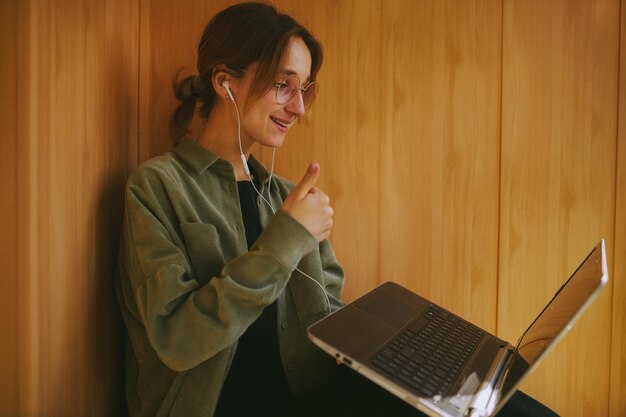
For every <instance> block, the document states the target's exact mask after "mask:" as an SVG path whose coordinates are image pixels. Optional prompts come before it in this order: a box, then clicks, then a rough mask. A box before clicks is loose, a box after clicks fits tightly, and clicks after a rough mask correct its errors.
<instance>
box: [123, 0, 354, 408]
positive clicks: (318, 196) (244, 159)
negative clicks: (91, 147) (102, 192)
mask: <svg viewBox="0 0 626 417" xmlns="http://www.w3.org/2000/svg"><path fill="white" fill-rule="evenodd" d="M321 64H322V50H321V47H320V45H319V43H318V41H317V40H316V39H315V38H314V37H313V36H312V35H311V34H310V33H309V32H308V31H307V30H306V29H305V28H304V27H302V26H301V25H300V24H298V23H297V22H296V21H295V20H293V19H292V18H291V17H289V16H287V15H284V14H280V13H278V12H277V11H276V10H275V9H274V8H273V7H271V6H269V5H265V4H255V3H247V4H239V5H235V6H232V7H229V8H227V9H225V10H223V11H222V12H220V13H219V14H217V15H216V16H215V17H214V18H213V19H212V20H211V21H210V22H209V24H208V25H207V27H206V28H205V30H204V33H203V36H202V39H201V41H200V45H199V48H198V75H197V76H192V77H187V78H185V79H183V80H181V81H180V82H179V83H178V84H177V85H176V86H175V92H176V96H177V97H178V98H179V99H180V100H181V101H182V103H181V104H180V106H179V108H178V109H177V110H176V111H175V113H174V115H173V117H172V125H171V127H172V129H171V132H172V136H173V137H174V139H175V140H176V141H177V142H178V145H177V146H176V147H175V149H174V150H173V151H172V152H169V153H166V154H164V155H162V156H159V157H156V158H153V159H152V160H150V161H148V162H146V163H144V164H143V165H142V166H140V167H139V168H138V169H137V170H136V171H135V172H134V173H133V174H132V175H131V177H130V178H129V180H128V183H127V188H126V208H125V209H126V212H125V218H124V229H123V237H122V245H121V252H120V260H119V267H118V278H117V280H116V289H117V293H118V298H119V301H120V304H121V308H122V313H123V318H124V321H125V324H126V326H127V329H128V333H129V345H128V348H127V359H126V360H127V363H126V383H127V387H126V389H127V397H128V405H129V411H130V414H131V416H155V415H156V416H165V415H167V416H212V415H214V414H215V415H217V416H222V415H223V416H231V415H233V416H257V415H258V416H261V415H263V416H264V415H268V416H269V415H272V416H273V415H276V413H277V412H278V411H279V410H282V409H284V407H286V404H287V403H288V402H289V401H290V400H291V399H292V398H294V397H296V396H298V395H300V394H302V393H305V392H308V391H311V390H312V389H314V388H316V387H318V386H320V385H321V384H323V383H324V382H326V381H328V380H330V379H331V378H332V377H333V373H334V371H335V368H336V365H335V363H334V361H333V360H332V358H330V357H327V356H326V355H325V354H323V353H322V352H321V351H319V350H318V349H316V348H315V347H314V346H313V345H312V344H311V343H310V342H309V341H308V339H307V337H306V328H307V326H308V325H310V324H311V323H313V322H315V321H316V320H318V319H320V318H321V317H323V316H324V315H325V314H328V312H329V311H330V310H334V309H336V308H337V307H338V306H340V301H339V300H340V297H341V290H342V287H343V271H342V269H341V267H340V266H339V264H338V263H337V261H336V259H335V256H334V254H333V251H332V249H331V247H330V245H329V243H328V241H327V238H328V236H329V234H330V230H331V227H332V214H333V211H332V208H331V207H330V205H329V202H328V197H327V196H326V195H325V194H324V193H323V192H321V191H320V190H319V189H318V188H316V187H315V182H316V180H317V178H318V176H319V174H320V167H319V165H317V164H316V163H312V164H311V165H310V166H309V167H308V169H307V170H306V173H305V175H304V178H303V179H302V181H301V182H300V183H299V184H298V185H296V186H295V187H293V186H292V185H291V184H290V183H288V182H287V181H286V180H284V179H282V178H277V177H272V176H271V174H270V173H268V171H267V170H266V169H265V168H264V167H263V166H262V165H261V164H260V163H259V162H258V161H257V160H256V159H254V157H253V156H252V155H251V149H252V146H253V145H254V144H255V143H259V144H261V145H264V146H269V147H272V148H277V147H279V146H280V145H281V144H282V143H283V141H284V139H285V135H286V133H287V132H288V131H289V129H290V128H291V126H293V124H294V123H295V122H296V121H298V119H300V118H301V117H303V116H304V114H305V111H306V110H305V109H306V107H308V106H309V105H310V104H311V103H312V102H313V100H314V99H315V95H316V93H317V84H316V82H315V79H316V76H317V73H318V71H319V69H320V66H321ZM197 104H199V105H200V106H199V113H200V115H201V116H202V118H203V119H205V123H204V128H203V130H202V132H201V134H200V137H199V138H198V139H197V140H195V141H194V140H191V139H188V138H184V135H185V134H186V132H187V127H188V125H189V122H190V121H191V118H192V116H193V112H194V111H195V109H196V107H197ZM296 267H298V269H297V270H296ZM277 323H280V326H278V325H277Z"/></svg>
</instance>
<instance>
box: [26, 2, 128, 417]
mask: <svg viewBox="0 0 626 417" xmlns="http://www.w3.org/2000/svg"><path fill="white" fill-rule="evenodd" d="M18 21H19V22H20V23H21V24H20V48H19V50H20V56H18V59H17V65H18V69H19V71H20V73H24V74H26V75H27V76H26V77H25V78H24V81H20V83H19V87H20V91H21V92H23V93H24V98H23V99H22V100H21V101H20V103H18V108H19V109H20V112H19V119H18V120H19V122H18V126H19V130H20V137H21V138H22V140H21V141H20V143H19V148H18V163H19V172H18V181H19V187H18V188H19V195H18V204H19V205H20V207H21V209H20V215H19V217H18V225H19V227H20V230H21V231H23V233H21V234H20V238H19V242H18V248H19V260H18V265H19V269H20V281H19V299H18V300H19V312H20V317H19V332H20V337H19V343H20V365H19V366H20V380H19V393H20V398H19V402H20V415H25V416H41V415H54V416H96V415H102V416H109V415H119V414H120V413H121V412H123V408H124V407H123V403H122V401H123V396H122V395H121V388H120V387H121V386H122V384H121V382H122V380H121V376H122V372H121V371H122V366H121V365H122V364H121V342H122V340H123V339H122V333H121V326H120V325H121V323H120V318H119V317H118V309H117V305H116V301H115V296H114V291H113V281H112V277H113V269H114V264H115V259H116V256H117V245H118V240H119V228H120V220H121V211H122V191H123V185H124V182H125V179H126V177H127V175H128V173H129V172H130V169H131V168H132V167H134V166H135V165H136V158H137V156H136V148H137V140H136V137H137V122H136V120H137V111H138V102H137V97H138V90H137V62H138V61H137V34H136V32H137V28H138V3H137V2H135V3H132V2H126V1H121V0H120V1H118V0H115V1H111V2H107V3H106V4H104V3H93V2H90V1H82V0H76V1H72V2H65V3H63V4H55V3H48V2H44V1H40V2H36V3H27V2H25V3H22V4H21V11H20V14H19V20H18Z"/></svg>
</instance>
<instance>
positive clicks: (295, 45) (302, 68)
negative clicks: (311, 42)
mask: <svg viewBox="0 0 626 417" xmlns="http://www.w3.org/2000/svg"><path fill="white" fill-rule="evenodd" d="M251 72H252V71H251ZM290 74H296V75H297V76H298V77H299V78H300V80H301V82H302V84H306V83H308V82H309V78H310V77H311V54H310V52H309V49H308V48H307V46H306V44H305V43H304V41H303V40H302V39H300V38H292V39H291V41H290V43H289V47H288V49H287V52H286V56H285V62H284V65H283V67H282V69H281V71H280V74H279V75H278V76H277V77H276V78H277V79H276V80H275V81H276V82H280V81H281V80H282V79H283V78H284V77H286V76H287V75H290ZM253 75H254V74H253V72H252V73H247V74H246V76H244V77H243V78H242V79H241V84H240V94H239V97H241V98H243V99H242V100H241V101H240V100H238V101H239V102H240V103H242V104H243V103H245V98H246V97H247V94H248V89H249V87H250V83H251V81H252V78H253ZM240 110H241V111H242V114H241V141H242V144H244V145H248V146H252V145H253V144H254V142H258V143H260V144H261V145H264V146H269V147H272V148H276V147H279V146H280V145H282V143H283V141H284V140H285V135H286V134H287V132H288V131H289V129H290V128H291V127H292V126H293V124H294V123H295V122H296V121H297V120H298V118H300V117H302V116H303V115H304V112H305V109H304V104H303V102H302V95H301V94H300V93H299V92H298V93H296V95H295V96H294V97H293V98H292V99H291V100H289V101H288V102H287V103H285V104H278V103H277V102H276V88H274V87H273V88H271V89H270V91H268V92H267V93H266V94H265V95H264V96H262V97H261V98H260V99H259V100H257V101H255V102H254V103H251V104H250V105H249V106H247V108H246V109H245V110H244V109H243V108H241V107H240Z"/></svg>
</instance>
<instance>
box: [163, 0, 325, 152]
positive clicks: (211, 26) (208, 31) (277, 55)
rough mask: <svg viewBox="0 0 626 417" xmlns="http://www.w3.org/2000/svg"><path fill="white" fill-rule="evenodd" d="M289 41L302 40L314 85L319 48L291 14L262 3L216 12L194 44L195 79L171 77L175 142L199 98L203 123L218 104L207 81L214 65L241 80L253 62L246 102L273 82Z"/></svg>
mask: <svg viewBox="0 0 626 417" xmlns="http://www.w3.org/2000/svg"><path fill="white" fill-rule="evenodd" d="M291 37H298V38H301V39H302V40H303V41H304V43H305V44H306V46H307V48H308V49H309V52H310V53H311V79H310V81H315V78H316V76H317V73H318V72H319V69H320V67H321V66H322V59H323V54H322V46H321V44H320V43H319V42H318V41H317V39H315V37H314V36H313V35H312V34H311V33H310V32H309V31H308V30H307V29H306V28H304V27H303V26H302V25H300V24H299V23H298V22H296V21H295V20H294V19H293V18H292V17H291V16H289V15H286V14H282V13H279V12H278V11H277V10H276V8H274V7H273V6H272V5H269V4H265V3H240V4H236V5H234V6H231V7H228V8H226V9H224V10H222V11H221V12H219V13H218V14H216V15H215V16H214V17H213V18H212V19H211V21H210V22H209V23H208V25H207V26H206V27H205V29H204V32H203V34H202V38H201V39H200V44H199V45H198V76H195V75H192V76H188V77H185V78H183V79H182V80H180V81H179V80H178V74H179V73H180V71H178V72H177V73H176V75H175V76H174V81H173V86H174V95H175V96H176V98H177V99H178V100H180V101H181V103H180V104H179V105H178V107H177V108H176V110H175V111H174V113H173V114H172V117H171V120H170V137H171V138H172V140H173V141H174V143H178V142H179V141H180V139H181V138H182V137H183V136H184V135H185V134H187V133H188V132H189V124H190V122H191V120H192V118H193V114H194V112H195V109H196V102H197V101H198V100H199V101H200V102H201V106H200V109H199V113H200V116H201V117H202V118H204V119H206V118H207V117H208V116H209V114H210V113H211V111H212V110H213V107H214V106H215V104H216V102H217V93H216V92H215V90H214V89H213V85H212V82H211V78H212V76H213V70H214V69H215V68H216V67H217V66H218V65H224V66H226V67H227V68H228V69H229V70H231V71H232V73H231V75H232V76H233V77H241V76H243V71H242V70H244V71H245V70H246V69H247V68H248V67H249V66H250V65H251V64H253V63H258V66H257V70H256V75H255V77H254V80H253V81H252V85H251V90H250V96H249V97H248V99H249V100H250V99H254V98H260V97H261V96H262V95H263V94H265V93H266V92H267V91H268V90H269V89H270V88H271V87H272V84H273V83H274V82H275V81H276V80H275V79H274V78H275V77H276V75H277V73H278V71H279V70H280V67H281V65H282V63H283V60H284V56H285V53H286V51H287V48H288V46H289V40H290V38H291Z"/></svg>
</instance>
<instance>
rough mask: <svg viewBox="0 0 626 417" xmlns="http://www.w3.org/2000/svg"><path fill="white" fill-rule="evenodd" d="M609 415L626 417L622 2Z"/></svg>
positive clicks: (625, 41)
mask: <svg viewBox="0 0 626 417" xmlns="http://www.w3.org/2000/svg"><path fill="white" fill-rule="evenodd" d="M620 23H621V27H620V55H619V56H620V65H619V68H620V70H619V105H618V111H619V113H618V120H617V126H618V132H617V184H616V196H615V198H616V203H615V251H614V252H613V253H614V258H613V270H612V272H613V275H612V276H611V277H610V278H611V279H612V283H613V311H612V318H613V320H612V321H613V328H612V338H611V366H610V378H611V379H610V383H611V386H610V403H609V414H608V415H610V416H615V417H626V395H625V390H626V256H625V254H626V0H622V1H621V19H620Z"/></svg>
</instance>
